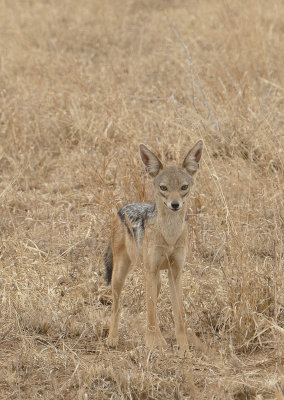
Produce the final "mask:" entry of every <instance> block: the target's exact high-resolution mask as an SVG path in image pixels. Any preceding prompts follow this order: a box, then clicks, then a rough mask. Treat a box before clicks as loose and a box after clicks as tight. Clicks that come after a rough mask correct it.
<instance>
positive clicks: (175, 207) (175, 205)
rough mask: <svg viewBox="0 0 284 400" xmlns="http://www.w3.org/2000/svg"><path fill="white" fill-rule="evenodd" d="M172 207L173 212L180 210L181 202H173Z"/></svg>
mask: <svg viewBox="0 0 284 400" xmlns="http://www.w3.org/2000/svg"><path fill="white" fill-rule="evenodd" d="M171 207H172V209H173V210H177V209H178V208H179V202H178V201H177V200H173V201H172V202H171Z"/></svg>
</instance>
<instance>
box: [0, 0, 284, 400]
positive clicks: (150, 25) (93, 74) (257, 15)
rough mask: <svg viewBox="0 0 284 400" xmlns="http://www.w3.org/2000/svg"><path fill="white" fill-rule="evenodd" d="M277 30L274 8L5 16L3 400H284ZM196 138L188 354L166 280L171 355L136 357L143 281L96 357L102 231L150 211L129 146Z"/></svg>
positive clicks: (13, 10)
mask: <svg viewBox="0 0 284 400" xmlns="http://www.w3.org/2000/svg"><path fill="white" fill-rule="evenodd" d="M283 21H284V7H283V2H282V1H281V0H275V1H273V2H272V1H271V2H268V1H264V0H260V1H253V0H249V1H244V0H240V1H232V2H229V1H225V0H224V1H218V0H215V1H200V2H195V1H186V0H176V1H169V0H157V1H151V0H140V1H138V0H136V1H135V0H129V1H124V2H121V1H118V0H108V1H104V2H102V1H94V0H85V1H81V2H78V1H75V0H69V1H67V0H62V1H60V2H57V1H55V0H50V1H44V0H37V1H34V0H30V1H28V0H14V1H2V2H1V6H0V22H1V24H0V50H1V51H0V70H1V74H0V91H1V92H0V112H1V114H0V119H1V121H0V135H1V142H0V173H1V175H0V193H1V219H0V223H1V254H0V257H1V280H0V290H1V297H0V299H1V320H0V349H1V351H0V397H1V399H2V398H3V399H41V398H42V399H67V400H68V399H84V400H85V399H98V400H100V399H110V398H111V399H113V400H114V399H135V400H138V399H161V400H162V399H163V400H165V399H194V400H195V399H222V400H230V399H237V400H245V399H256V400H261V399H284V395H283V392H284V375H283V372H284V359H283V357H284V349H283V334H284V295H283V293H284V292H283V290H284V287H283V286H284V280H283V278H284V277H283V271H284V269H283V231H284V220H283V205H284V204H283V199H284V190H283V187H284V173H283V172H284V165H283V163H284V152H283V142H284V136H283V121H284V115H283V90H284V76H283V50H284V48H283V43H284V42H283V34H284V22H283ZM199 138H203V139H204V141H205V144H206V151H205V153H204V158H203V162H202V167H201V170H200V173H199V177H198V182H197V184H196V186H195V189H194V192H193V198H194V197H195V201H194V200H193V202H192V210H193V211H192V215H191V217H190V224H189V234H190V236H191V238H192V246H191V247H192V249H191V254H190V256H189V258H188V263H187V266H186V271H185V273H184V300H185V312H186V323H187V326H188V329H189V328H191V329H192V330H190V329H189V331H188V335H189V340H190V342H191V343H192V347H191V355H190V357H189V358H188V359H179V358H178V356H177V354H176V349H175V346H174V344H175V340H174V329H173V321H172V314H171V312H170V311H169V310H170V309H171V308H170V300H169V293H168V288H167V280H166V279H164V280H163V283H164V285H163V288H162V292H161V299H160V303H159V311H160V324H161V327H162V331H163V333H164V335H165V337H166V339H167V342H168V343H169V347H168V349H166V350H165V351H162V352H158V351H154V352H153V353H149V352H148V351H147V349H146V348H145V346H144V325H145V299H144V283H143V279H142V274H141V271H139V270H136V271H135V272H133V273H131V274H130V276H129V278H128V281H127V283H126V287H125V291H124V304H125V307H123V311H122V321H121V329H120V332H121V340H120V344H119V347H118V348H117V349H116V350H109V349H107V348H106V347H105V336H106V333H107V328H108V324H109V316H110V299H111V297H110V296H111V293H110V288H109V287H107V286H106V285H105V283H104V279H103V275H104V266H103V261H102V260H103V253H104V250H105V247H106V242H107V240H108V235H109V221H110V215H111V213H112V210H113V209H115V208H118V207H120V206H121V205H123V204H125V203H126V202H128V201H137V200H138V201H139V200H144V199H148V200H149V199H151V193H150V190H148V186H147V185H148V182H147V180H146V178H145V174H144V172H143V171H144V170H143V167H142V163H141V162H140V160H139V155H138V144H139V143H140V142H144V143H145V144H147V145H148V146H149V147H151V148H152V149H154V150H155V151H157V152H158V153H159V154H160V156H161V157H162V158H163V159H164V160H167V159H168V160H169V159H178V158H179V157H181V156H184V154H185V152H186V151H187V150H188V149H189V148H190V146H191V145H192V144H193V143H194V142H195V141H196V140H197V139H199ZM196 203H198V204H199V203H200V204H201V212H200V213H198V214H195V213H194V210H195V204H196ZM193 332H194V333H195V334H196V337H195V336H194V334H193ZM198 338H199V339H198ZM198 340H200V343H199V342H198ZM201 343H202V344H201ZM206 349H210V351H209V350H206Z"/></svg>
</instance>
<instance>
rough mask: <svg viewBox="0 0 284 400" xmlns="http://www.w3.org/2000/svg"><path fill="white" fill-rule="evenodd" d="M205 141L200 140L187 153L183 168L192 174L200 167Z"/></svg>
mask: <svg viewBox="0 0 284 400" xmlns="http://www.w3.org/2000/svg"><path fill="white" fill-rule="evenodd" d="M202 147H203V142H202V140H199V141H198V142H197V143H196V145H195V146H193V148H192V149H191V150H190V151H189V152H188V153H187V156H186V157H185V159H184V161H183V164H182V166H183V168H185V169H186V170H187V172H188V173H189V174H190V175H194V174H195V173H196V172H197V170H198V168H199V161H200V158H201V154H202Z"/></svg>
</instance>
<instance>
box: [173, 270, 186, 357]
mask: <svg viewBox="0 0 284 400" xmlns="http://www.w3.org/2000/svg"><path fill="white" fill-rule="evenodd" d="M181 273H182V271H181V268H180V267H178V266H177V265H170V266H169V270H168V275H169V286H170V295H171V301H172V307H173V314H174V321H175V332H176V340H177V344H178V346H179V353H180V355H181V356H184V355H185V353H186V351H188V341H187V337H186V330H185V325H184V313H183V300H182V284H181V276H182V274H181Z"/></svg>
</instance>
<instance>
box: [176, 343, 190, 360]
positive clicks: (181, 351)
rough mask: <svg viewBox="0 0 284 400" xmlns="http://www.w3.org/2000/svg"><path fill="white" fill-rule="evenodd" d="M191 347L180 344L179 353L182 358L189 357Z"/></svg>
mask: <svg viewBox="0 0 284 400" xmlns="http://www.w3.org/2000/svg"><path fill="white" fill-rule="evenodd" d="M189 354H190V353H189V347H188V345H185V346H180V347H179V350H178V355H179V357H180V358H187V357H188V356H189Z"/></svg>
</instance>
